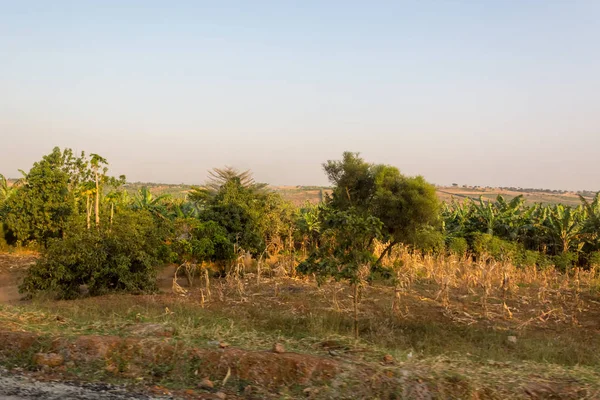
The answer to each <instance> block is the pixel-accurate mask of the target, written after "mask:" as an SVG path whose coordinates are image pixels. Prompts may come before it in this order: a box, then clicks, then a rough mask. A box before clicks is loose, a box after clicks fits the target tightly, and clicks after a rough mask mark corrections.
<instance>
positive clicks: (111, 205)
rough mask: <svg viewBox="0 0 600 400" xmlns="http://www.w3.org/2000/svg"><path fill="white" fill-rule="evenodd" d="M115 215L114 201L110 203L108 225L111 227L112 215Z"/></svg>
mask: <svg viewBox="0 0 600 400" xmlns="http://www.w3.org/2000/svg"><path fill="white" fill-rule="evenodd" d="M114 216H115V203H110V222H109V224H110V227H111V228H112V222H113V217H114Z"/></svg>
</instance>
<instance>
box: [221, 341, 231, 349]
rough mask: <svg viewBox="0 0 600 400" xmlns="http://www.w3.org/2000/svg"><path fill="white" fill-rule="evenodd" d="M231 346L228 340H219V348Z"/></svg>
mask: <svg viewBox="0 0 600 400" xmlns="http://www.w3.org/2000/svg"><path fill="white" fill-rule="evenodd" d="M228 347H229V343H227V342H219V348H221V349H226V348H228Z"/></svg>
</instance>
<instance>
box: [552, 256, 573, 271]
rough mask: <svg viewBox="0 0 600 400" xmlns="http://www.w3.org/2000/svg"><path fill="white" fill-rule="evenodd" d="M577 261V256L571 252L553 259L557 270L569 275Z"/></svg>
mask: <svg viewBox="0 0 600 400" xmlns="http://www.w3.org/2000/svg"><path fill="white" fill-rule="evenodd" d="M577 259H578V257H577V254H575V253H573V252H570V251H568V252H565V253H562V254H559V255H556V256H554V257H552V261H554V265H555V266H556V268H557V269H558V270H559V271H562V272H567V273H568V272H569V271H571V269H572V267H573V264H575V262H577Z"/></svg>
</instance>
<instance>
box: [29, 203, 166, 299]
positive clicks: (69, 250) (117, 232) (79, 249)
mask: <svg viewBox="0 0 600 400" xmlns="http://www.w3.org/2000/svg"><path fill="white" fill-rule="evenodd" d="M67 232H68V233H67V235H66V237H65V238H63V239H54V240H52V241H50V242H49V246H48V248H47V250H46V251H45V252H44V253H43V254H42V257H41V258H40V260H39V261H38V262H37V263H36V264H35V265H34V266H32V267H31V268H30V269H29V272H28V274H27V276H26V277H25V279H24V280H23V283H22V284H21V286H20V288H19V290H20V291H21V292H22V293H28V294H34V293H36V292H38V291H50V292H53V293H55V294H56V295H57V296H58V297H59V298H66V299H70V298H74V297H77V296H78V295H79V294H80V290H79V288H80V285H87V286H88V290H89V294H90V295H92V296H95V295H100V294H104V293H107V292H111V291H125V292H131V293H141V292H151V291H154V290H155V289H156V271H155V266H156V265H157V264H158V258H157V256H158V251H159V249H160V248H161V237H160V236H159V235H158V233H157V232H159V230H157V229H155V223H154V220H153V218H152V216H151V215H150V214H149V213H146V212H136V213H126V214H120V215H118V216H115V219H114V224H113V225H112V226H111V227H110V229H109V228H108V227H104V228H102V229H99V230H97V229H94V228H92V229H86V228H85V226H84V224H82V223H72V224H71V225H70V226H69V229H68V231H67Z"/></svg>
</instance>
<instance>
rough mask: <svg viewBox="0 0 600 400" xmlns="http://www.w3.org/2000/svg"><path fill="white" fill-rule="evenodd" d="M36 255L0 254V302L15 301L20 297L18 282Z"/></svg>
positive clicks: (33, 261) (8, 302)
mask: <svg viewBox="0 0 600 400" xmlns="http://www.w3.org/2000/svg"><path fill="white" fill-rule="evenodd" d="M37 257H38V256H37V254H34V253H32V254H30V253H27V254H6V253H5V254H0V303H5V304H10V303H16V302H18V301H19V300H20V299H21V297H22V295H21V294H20V293H19V284H20V283H21V280H22V279H23V276H24V275H25V272H26V271H27V268H29V267H30V266H31V265H32V264H33V263H35V260H36V259H37Z"/></svg>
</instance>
